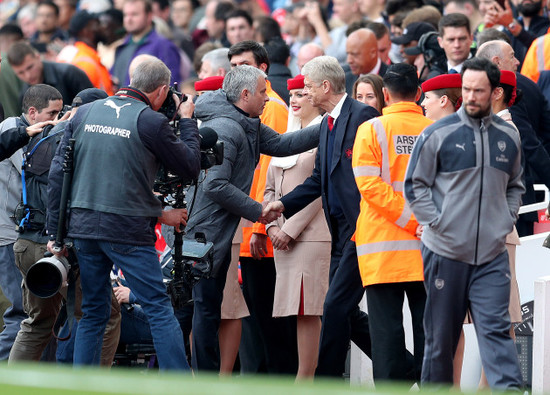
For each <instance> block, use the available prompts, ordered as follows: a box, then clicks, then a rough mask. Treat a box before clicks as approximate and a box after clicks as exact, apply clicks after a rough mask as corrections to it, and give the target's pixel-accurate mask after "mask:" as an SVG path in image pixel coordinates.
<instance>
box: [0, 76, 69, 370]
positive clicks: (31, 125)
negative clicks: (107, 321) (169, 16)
mask: <svg viewBox="0 0 550 395" xmlns="http://www.w3.org/2000/svg"><path fill="white" fill-rule="evenodd" d="M62 107H63V101H62V97H61V94H60V93H59V91H57V90H56V89H55V88H53V87H51V86H49V85H44V84H37V85H33V86H32V87H30V88H29V89H27V91H26V92H25V95H24V96H23V114H22V115H21V116H19V117H10V118H7V119H6V120H4V121H3V122H2V123H0V147H1V148H0V160H1V162H0V190H1V191H2V192H1V193H2V195H1V196H0V204H1V207H2V209H1V210H0V287H1V288H2V292H3V293H4V295H5V296H6V298H7V299H8V301H9V302H10V304H11V307H9V308H8V309H7V310H6V311H5V313H4V317H3V318H4V330H3V331H2V333H0V360H6V359H8V356H9V353H10V350H11V349H12V346H13V342H14V341H15V339H16V336H17V333H18V332H19V330H20V328H21V321H23V320H24V319H25V318H27V314H26V313H25V311H24V308H23V293H22V290H21V281H22V276H21V272H20V271H19V269H18V265H16V259H15V255H14V246H15V245H16V240H17V238H18V236H19V235H18V233H17V232H16V230H15V223H14V221H13V214H14V211H15V209H16V207H17V205H18V204H19V202H20V201H21V163H22V160H23V151H22V149H21V148H23V147H24V146H25V145H26V144H27V142H28V141H29V139H30V137H31V136H32V135H34V134H36V133H39V132H40V131H41V130H42V128H43V127H44V126H46V125H47V124H51V123H53V122H52V121H53V119H54V118H55V117H56V116H57V114H58V113H59V111H60V110H61V108H62Z"/></svg>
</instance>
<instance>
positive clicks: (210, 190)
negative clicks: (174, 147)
mask: <svg viewBox="0 0 550 395" xmlns="http://www.w3.org/2000/svg"><path fill="white" fill-rule="evenodd" d="M223 141H224V152H223V162H222V164H221V165H219V166H213V167H212V168H210V169H209V170H208V173H207V174H206V178H205V180H204V181H203V183H204V185H203V188H204V194H205V195H206V196H207V197H208V198H209V199H210V200H212V201H213V202H215V203H217V204H219V205H220V206H222V207H223V208H224V209H226V210H227V211H229V212H230V213H232V214H235V215H238V216H239V217H244V218H246V219H248V220H250V221H253V222H256V220H257V219H258V218H259V217H260V215H261V214H262V205H261V204H260V203H258V202H256V201H255V200H254V199H252V198H251V197H250V196H248V194H247V193H245V192H243V191H241V190H240V189H239V188H237V187H236V186H235V185H233V184H232V183H231V179H232V175H233V172H234V171H242V169H236V168H235V167H234V165H235V160H236V158H237V155H238V154H239V144H238V141H237V139H234V138H223Z"/></svg>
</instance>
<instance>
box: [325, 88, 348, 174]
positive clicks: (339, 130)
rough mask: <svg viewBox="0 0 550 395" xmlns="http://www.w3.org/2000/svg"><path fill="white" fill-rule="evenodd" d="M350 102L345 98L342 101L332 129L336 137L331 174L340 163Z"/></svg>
mask: <svg viewBox="0 0 550 395" xmlns="http://www.w3.org/2000/svg"><path fill="white" fill-rule="evenodd" d="M351 100H352V99H350V98H349V97H347V98H346V100H344V104H343V105H342V111H340V115H339V116H338V119H337V120H336V123H335V125H334V129H332V131H333V132H334V133H336V135H335V136H334V149H333V151H332V161H331V168H330V173H331V174H332V172H333V171H334V169H335V168H336V165H337V164H338V162H339V161H340V154H341V153H342V144H343V143H344V138H345V137H346V130H347V128H348V120H349V115H350V111H349V110H350V107H351ZM327 130H328V127H327Z"/></svg>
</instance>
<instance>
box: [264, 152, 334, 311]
mask: <svg viewBox="0 0 550 395" xmlns="http://www.w3.org/2000/svg"><path fill="white" fill-rule="evenodd" d="M316 153H317V150H316V149H315V150H311V151H307V152H304V153H302V154H300V155H298V156H297V157H294V158H289V160H287V161H286V165H285V163H284V161H278V160H272V162H271V164H270V166H269V169H268V171H267V181H266V191H265V196H264V200H265V201H268V202H270V201H275V200H277V199H279V198H280V197H281V196H283V195H285V194H286V193H288V192H290V191H292V190H293V189H294V188H295V187H296V186H297V185H300V184H301V183H302V182H304V180H305V179H306V178H307V177H309V176H310V175H311V173H312V172H313V167H314V165H315V156H316ZM277 164H279V165H283V166H284V167H288V166H290V167H288V168H283V167H280V166H277ZM275 225H276V226H278V227H279V228H281V230H283V231H284V232H285V233H286V234H288V235H289V236H290V237H292V238H293V239H294V240H293V241H291V242H290V243H289V250H288V251H279V250H275V251H274V257H275V268H276V270H277V279H276V283H275V296H274V302H273V316H274V317H282V316H289V315H297V314H298V312H299V311H300V305H301V303H303V314H304V315H318V316H320V315H322V314H323V302H324V300H325V295H326V292H327V289H328V274H329V265H330V248H331V243H330V240H331V238H330V233H329V229H328V226H327V223H326V220H325V216H324V214H323V208H322V205H321V199H320V198H319V199H317V200H315V201H314V202H312V203H311V204H309V205H308V206H307V207H305V208H304V209H303V210H302V211H300V212H299V213H297V214H295V215H293V216H292V217H291V218H289V219H285V218H284V217H283V216H281V217H280V218H279V219H278V220H277V221H276V222H274V223H272V224H270V225H269V226H268V228H269V227H271V226H275ZM301 292H303V300H302V298H301Z"/></svg>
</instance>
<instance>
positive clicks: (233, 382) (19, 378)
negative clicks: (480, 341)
mask: <svg viewBox="0 0 550 395" xmlns="http://www.w3.org/2000/svg"><path fill="white" fill-rule="evenodd" d="M407 392H408V389H406V388H401V387H399V386H392V387H384V388H379V389H378V391H376V394H405V393H407ZM368 393H375V392H374V390H373V389H372V388H368V387H363V386H351V387H350V385H349V383H346V382H344V381H341V380H328V381H324V380H318V381H316V382H315V383H299V384H295V383H294V379H293V378H290V377H283V378H274V377H272V376H250V377H233V378H219V377H218V376H216V375H200V376H198V377H191V375H189V374H183V373H159V372H158V371H156V370H150V371H147V370H143V369H139V368H135V369H126V368H113V369H111V370H106V369H91V368H76V369H75V368H72V367H65V366H59V365H53V364H46V363H41V364H17V365H15V366H14V365H11V366H8V365H7V364H0V395H11V394H14V395H27V394H28V395H42V394H44V395H49V394H52V395H66V394H71V395H73V394H77V395H80V394H117V395H125V394H128V395H141V394H147V395H155V394H162V395H171V394H193V395H201V394H212V395H224V394H235V395H294V394H297V395H298V394H299V395H325V394H362V395H364V394H368ZM447 394H448V392H447Z"/></svg>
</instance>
